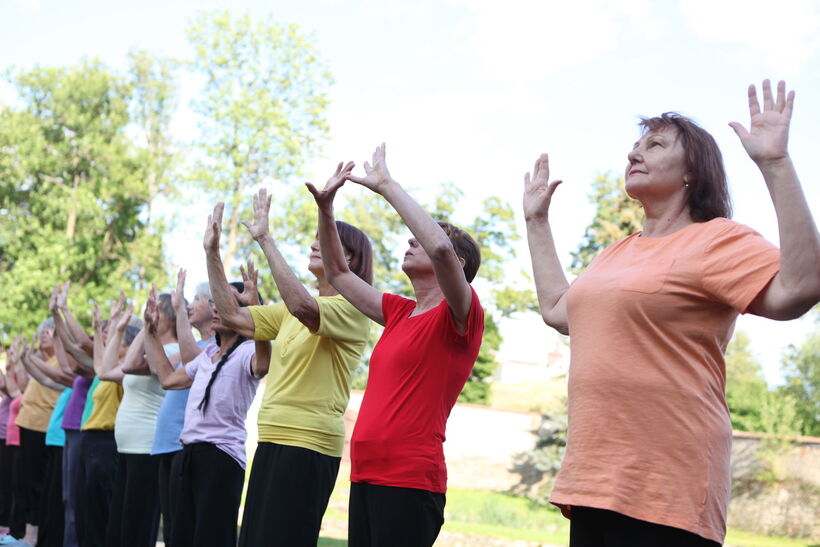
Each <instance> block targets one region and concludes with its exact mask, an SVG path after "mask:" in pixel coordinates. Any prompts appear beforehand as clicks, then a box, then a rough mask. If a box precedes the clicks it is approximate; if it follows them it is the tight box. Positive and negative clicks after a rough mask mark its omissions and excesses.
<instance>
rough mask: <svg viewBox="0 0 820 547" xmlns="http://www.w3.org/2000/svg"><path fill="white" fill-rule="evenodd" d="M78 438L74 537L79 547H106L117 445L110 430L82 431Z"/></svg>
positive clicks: (115, 469) (115, 470)
mask: <svg viewBox="0 0 820 547" xmlns="http://www.w3.org/2000/svg"><path fill="white" fill-rule="evenodd" d="M80 439H81V440H80V460H81V466H82V476H83V483H82V485H81V487H80V489H79V493H78V496H77V514H76V518H77V536H78V539H79V541H80V545H81V546H82V547H106V545H107V544H106V542H105V532H106V528H107V527H108V517H109V512H110V509H111V497H112V494H113V491H114V475H115V474H116V472H117V443H116V441H115V440H114V432H113V431H101V430H88V431H83V434H82V437H81V438H80Z"/></svg>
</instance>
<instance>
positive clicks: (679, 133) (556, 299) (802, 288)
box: [524, 80, 820, 547]
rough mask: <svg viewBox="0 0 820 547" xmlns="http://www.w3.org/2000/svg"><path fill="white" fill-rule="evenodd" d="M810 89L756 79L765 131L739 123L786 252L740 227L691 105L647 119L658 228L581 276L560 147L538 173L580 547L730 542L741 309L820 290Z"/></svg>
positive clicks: (645, 153) (532, 192)
mask: <svg viewBox="0 0 820 547" xmlns="http://www.w3.org/2000/svg"><path fill="white" fill-rule="evenodd" d="M793 104H794V92H791V93H789V94H788V95H787V94H786V88H785V83H784V82H780V83H779V85H778V89H777V96H776V97H774V96H773V94H772V89H771V85H770V83H769V81H768V80H766V81H764V82H763V109H762V111H761V108H760V106H759V103H758V99H757V92H756V90H755V87H754V86H750V87H749V109H750V113H751V127H750V130H749V131H747V130H746V129H745V128H743V126H742V125H740V124H738V123H736V122H735V123H732V124H730V125H731V126H732V128H733V129H734V130H735V132H736V133H737V135H738V137H739V138H740V141H741V143H742V145H743V147H744V148H745V149H746V152H747V153H748V154H749V156H750V157H751V159H752V160H753V161H754V162H755V163H756V164H757V166H758V168H759V169H760V171H761V173H762V175H763V179H764V181H765V183H766V185H767V187H768V189H769V192H770V194H771V196H772V199H773V201H774V205H775V212H776V213H777V220H778V227H779V231H780V245H781V248H780V250H779V252H778V250H777V248H776V247H774V246H773V245H771V244H770V243H768V242H767V241H765V240H764V239H763V238H762V237H761V236H760V235H759V234H757V233H756V232H754V230H752V229H750V228H748V227H747V226H743V225H742V224H739V223H736V222H732V221H731V220H729V218H728V217H730V216H731V204H730V199H729V189H728V186H727V183H726V174H725V172H724V169H723V161H722V158H721V154H720V150H719V149H718V147H717V144H716V143H715V140H714V139H713V138H712V136H711V135H709V133H707V132H706V131H705V130H703V129H702V128H700V127H699V126H697V125H696V124H695V123H694V122H693V121H691V120H689V119H688V118H685V117H683V116H681V115H679V114H675V113H667V114H663V115H661V116H659V117H656V118H649V119H643V120H642V122H641V128H642V131H641V137H640V139H639V140H638V142H636V143H635V145H634V147H633V148H632V150H631V151H630V152H629V154H628V155H627V159H628V164H627V168H626V173H625V179H626V191H627V193H628V194H629V196H630V197H632V198H633V199H637V200H639V201H640V202H641V205H642V206H643V210H644V214H645V220H644V224H643V230H642V231H641V232H639V233H637V234H633V235H631V236H629V237H627V238H625V239H622V240H620V241H618V242H616V243H613V244H612V245H610V246H609V247H607V248H606V249H605V250H604V251H602V252H601V253H600V254H599V255H598V256H597V257H596V258H595V260H593V262H592V263H591V264H590V265H589V266H588V267H587V269H586V270H585V271H584V272H583V273H582V274H581V275H580V276H579V277H578V278H577V279H576V280H575V281H574V282H573V283H572V285H570V284H569V283H568V282H567V279H566V277H565V276H564V273H563V270H562V268H561V264H560V262H559V260H558V255H557V253H556V251H555V245H554V243H553V239H552V232H551V229H550V226H549V222H548V211H549V206H550V200H551V198H552V194H553V192H554V191H555V188H556V187H557V186H558V184H559V183H560V181H554V182H551V183H550V182H549V163H548V158H547V156H546V154H543V155H541V157H540V158H539V159H538V160H537V162H536V164H535V170H534V173H533V176H532V178H530V174H529V173H527V175H526V176H525V190H524V216H525V220H526V225H527V239H528V241H529V246H530V254H531V257H532V263H533V273H534V279H535V284H536V289H537V293H538V301H539V304H540V306H541V315H542V317H543V318H544V321H545V322H546V323H547V324H548V325H549V326H551V327H553V328H555V329H556V330H558V331H559V332H561V333H564V334H569V335H570V336H571V338H572V354H571V364H570V372H569V387H568V391H569V398H568V401H569V418H570V421H569V430H568V434H567V449H566V454H565V456H564V461H563V463H562V468H561V471H560V472H559V474H558V477H557V478H556V483H555V487H554V488H553V492H552V495H551V498H550V501H551V502H552V503H554V504H556V505H558V506H559V507H561V509H562V511H563V512H564V514H565V515H567V516H568V517H570V518H571V519H572V523H571V527H570V545H571V546H572V547H587V546H598V545H608V546H630V547H631V546H636V545H670V546H675V545H686V546H700V545H702V546H709V545H718V544H720V543H721V542H722V541H723V538H724V535H725V532H726V513H727V508H728V503H729V497H730V494H731V487H730V462H729V458H730V451H731V436H732V431H731V423H730V420H729V412H728V408H727V406H726V401H725V395H724V392H725V381H726V375H725V366H724V362H723V353H724V351H725V348H726V345H727V344H728V342H729V339H730V338H731V334H732V331H733V329H734V323H735V320H736V318H737V316H738V314H739V313H747V312H751V313H753V314H755V315H760V316H762V317H768V318H771V319H778V320H785V319H794V318H797V317H800V316H801V315H802V314H804V313H805V312H806V311H808V310H809V309H811V307H812V306H813V305H814V304H815V303H816V302H817V301H818V298H820V274H819V273H818V269H817V264H818V262H820V236H818V232H817V228H816V227H815V224H814V220H813V218H812V214H811V211H810V209H809V207H808V204H807V202H806V199H805V196H804V195H803V192H802V189H801V187H800V182H799V181H798V179H797V174H796V173H795V169H794V166H793V165H792V162H791V158H790V157H789V153H788V149H787V142H788V132H789V123H790V119H791V114H792V107H793Z"/></svg>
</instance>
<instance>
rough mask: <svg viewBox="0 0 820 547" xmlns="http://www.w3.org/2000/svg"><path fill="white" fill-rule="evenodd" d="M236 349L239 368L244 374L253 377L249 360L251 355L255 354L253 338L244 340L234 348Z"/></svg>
mask: <svg viewBox="0 0 820 547" xmlns="http://www.w3.org/2000/svg"><path fill="white" fill-rule="evenodd" d="M236 351H237V352H238V353H239V359H241V363H242V365H241V367H240V368H241V370H242V372H243V373H244V374H245V375H246V376H250V377H251V378H254V376H253V371H252V370H251V360H252V359H253V356H254V355H256V344H255V343H254V341H253V340H246V341H245V342H242V344H240V345H239V347H238V348H236Z"/></svg>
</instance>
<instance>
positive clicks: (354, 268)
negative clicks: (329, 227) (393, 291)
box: [336, 220, 373, 285]
mask: <svg viewBox="0 0 820 547" xmlns="http://www.w3.org/2000/svg"><path fill="white" fill-rule="evenodd" d="M336 230H337V231H338V232H339V239H340V240H341V241H342V247H344V248H345V251H347V252H348V253H350V264H349V265H348V267H349V268H350V271H351V272H353V273H354V274H356V275H358V276H359V277H360V278H361V279H363V280H364V281H365V283H367V284H368V285H372V284H373V248H372V247H371V246H370V240H369V239H368V238H367V236H366V235H365V233H364V232H362V231H361V230H359V229H358V228H356V227H355V226H353V225H351V224H348V223H347V222H342V221H341V220H337V221H336Z"/></svg>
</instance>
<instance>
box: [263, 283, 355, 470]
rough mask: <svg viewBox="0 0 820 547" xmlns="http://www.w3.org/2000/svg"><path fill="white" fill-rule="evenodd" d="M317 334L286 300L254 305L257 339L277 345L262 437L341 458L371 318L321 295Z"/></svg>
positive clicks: (341, 300) (340, 299)
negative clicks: (353, 378)
mask: <svg viewBox="0 0 820 547" xmlns="http://www.w3.org/2000/svg"><path fill="white" fill-rule="evenodd" d="M316 302H317V303H318V304H319V314H320V322H319V329H318V330H317V331H316V332H315V333H312V332H310V330H309V329H308V328H307V327H305V326H304V325H303V324H302V323H301V322H299V320H298V319H296V318H295V317H294V316H292V315H291V314H290V313H288V310H287V308H286V307H285V305H284V304H276V305H274V306H251V307H250V308H249V309H250V312H251V316H252V317H253V323H254V326H255V333H254V339H255V340H276V343H275V344H274V345H273V353H272V356H271V362H270V370H269V371H268V376H267V380H266V386H265V395H264V397H263V399H262V406H261V408H260V409H259V419H258V424H259V441H260V442H271V443H277V444H284V445H290V446H299V447H302V448H307V449H309V450H315V451H317V452H320V453H322V454H326V455H328V456H341V455H342V449H343V448H344V438H345V428H344V421H343V419H342V416H343V414H344V411H345V409H346V408H347V401H348V399H349V398H350V379H351V376H352V374H353V372H354V371H355V370H356V367H357V366H358V365H359V363H360V358H361V355H362V352H363V351H364V348H365V344H366V343H367V339H368V336H369V334H370V321H369V320H368V319H367V317H365V316H364V315H363V314H362V313H361V312H360V311H359V310H357V309H356V308H354V307H353V305H352V304H350V302H348V301H347V300H345V299H344V298H343V297H342V296H341V295H336V296H320V297H317V298H316Z"/></svg>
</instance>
